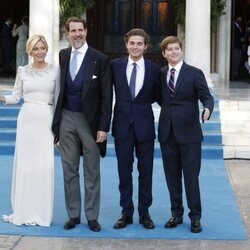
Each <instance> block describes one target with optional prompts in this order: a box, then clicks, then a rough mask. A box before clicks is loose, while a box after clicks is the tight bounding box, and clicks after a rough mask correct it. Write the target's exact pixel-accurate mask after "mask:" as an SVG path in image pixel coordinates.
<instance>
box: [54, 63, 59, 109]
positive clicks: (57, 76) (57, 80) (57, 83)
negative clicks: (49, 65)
mask: <svg viewBox="0 0 250 250" xmlns="http://www.w3.org/2000/svg"><path fill="white" fill-rule="evenodd" d="M59 93H60V68H59V67H58V68H57V72H56V85H55V93H54V107H56V104H57V101H58V97H59Z"/></svg>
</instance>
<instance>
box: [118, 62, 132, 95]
mask: <svg viewBox="0 0 250 250" xmlns="http://www.w3.org/2000/svg"><path fill="white" fill-rule="evenodd" d="M127 65H128V57H125V58H123V59H122V61H121V67H120V76H121V84H123V85H124V88H125V89H126V91H127V94H128V96H130V97H131V93H130V89H129V85H128V79H127Z"/></svg>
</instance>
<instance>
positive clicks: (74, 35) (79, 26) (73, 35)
mask: <svg viewBox="0 0 250 250" xmlns="http://www.w3.org/2000/svg"><path fill="white" fill-rule="evenodd" d="M67 36H68V39H69V41H70V43H71V45H72V46H73V47H74V48H75V49H79V48H80V47H82V45H83V44H84V43H85V42H86V36H87V28H86V29H84V27H83V23H81V22H71V23H70V24H69V32H68V33H67Z"/></svg>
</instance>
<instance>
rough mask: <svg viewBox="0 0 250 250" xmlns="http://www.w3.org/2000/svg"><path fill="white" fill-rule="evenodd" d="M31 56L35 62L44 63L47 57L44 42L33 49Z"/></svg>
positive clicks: (38, 43)
mask: <svg viewBox="0 0 250 250" xmlns="http://www.w3.org/2000/svg"><path fill="white" fill-rule="evenodd" d="M30 55H31V56H32V57H33V59H34V62H35V63H36V62H39V63H41V62H44V61H45V57H46V55H47V48H46V46H45V45H44V43H43V42H42V41H38V42H37V43H36V45H35V46H34V47H33V49H32V51H31V53H30Z"/></svg>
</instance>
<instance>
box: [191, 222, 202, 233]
mask: <svg viewBox="0 0 250 250" xmlns="http://www.w3.org/2000/svg"><path fill="white" fill-rule="evenodd" d="M190 231H191V232H192V233H200V232H201V231H202V227H201V223H200V221H199V220H191V228H190Z"/></svg>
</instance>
